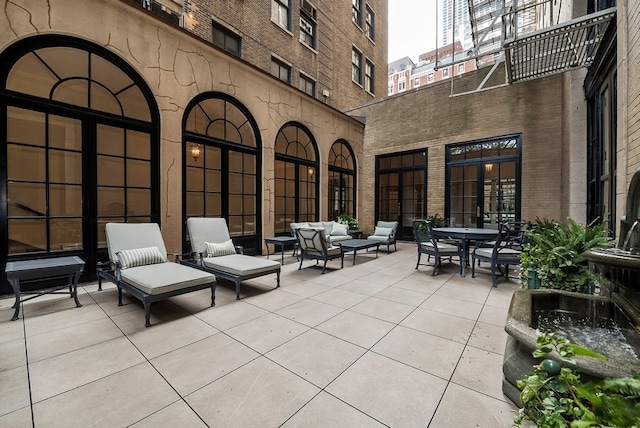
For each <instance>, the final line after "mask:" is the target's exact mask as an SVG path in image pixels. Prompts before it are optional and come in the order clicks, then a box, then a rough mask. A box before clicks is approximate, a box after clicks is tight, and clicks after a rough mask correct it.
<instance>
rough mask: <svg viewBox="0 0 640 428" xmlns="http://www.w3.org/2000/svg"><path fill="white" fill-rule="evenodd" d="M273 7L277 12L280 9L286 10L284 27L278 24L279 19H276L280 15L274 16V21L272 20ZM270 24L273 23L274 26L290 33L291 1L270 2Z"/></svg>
mask: <svg viewBox="0 0 640 428" xmlns="http://www.w3.org/2000/svg"><path fill="white" fill-rule="evenodd" d="M274 7H278V11H280V8H282V9H285V10H286V14H285V16H286V19H287V22H286V25H282V23H281V22H280V20H279V19H277V18H278V17H279V16H280V15H279V14H278V15H277V16H276V19H275V20H274V19H273V16H274V13H273V8H274ZM271 22H273V23H274V24H276V25H278V26H280V27H282V28H284V29H286V30H288V31H291V0H271Z"/></svg>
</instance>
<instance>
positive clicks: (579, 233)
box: [520, 218, 613, 293]
mask: <svg viewBox="0 0 640 428" xmlns="http://www.w3.org/2000/svg"><path fill="white" fill-rule="evenodd" d="M525 235H526V237H527V240H528V244H527V245H526V246H525V248H524V251H523V252H522V255H521V257H520V278H521V282H522V284H523V286H524V287H528V288H550V289H556V290H565V291H574V292H580V293H592V292H593V290H592V288H593V287H592V286H591V283H590V281H589V279H590V272H589V265H588V262H587V259H586V258H585V257H584V252H585V251H587V250H588V249H590V248H594V247H610V246H612V245H613V240H612V239H611V238H609V237H608V236H607V229H606V227H605V224H604V223H601V222H597V221H594V222H591V223H590V224H588V225H586V226H585V225H582V224H579V223H577V222H576V221H575V220H573V219H571V218H569V219H567V223H561V222H558V221H552V220H546V219H543V220H541V219H536V221H535V222H534V223H533V224H532V226H531V228H530V229H528V230H527V231H526V232H525Z"/></svg>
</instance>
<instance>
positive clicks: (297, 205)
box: [275, 123, 319, 235]
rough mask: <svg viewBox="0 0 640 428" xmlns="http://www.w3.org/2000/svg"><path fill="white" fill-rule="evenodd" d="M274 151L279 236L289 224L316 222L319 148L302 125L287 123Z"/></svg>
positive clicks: (286, 231) (276, 231)
mask: <svg viewBox="0 0 640 428" xmlns="http://www.w3.org/2000/svg"><path fill="white" fill-rule="evenodd" d="M275 152H276V153H275V185H276V195H275V202H276V206H275V233H276V235H278V234H279V235H282V234H289V233H290V232H289V225H290V223H292V222H304V221H316V220H319V219H318V211H319V201H318V197H317V195H318V193H319V184H318V183H319V181H318V166H319V163H318V148H317V146H316V143H315V141H314V139H313V136H312V135H311V132H309V130H308V129H307V128H306V127H305V126H304V125H301V124H299V123H288V124H286V125H284V126H283V127H282V128H281V129H280V131H279V132H278V135H277V136H276V147H275Z"/></svg>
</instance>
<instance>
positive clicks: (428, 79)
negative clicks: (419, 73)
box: [427, 73, 433, 83]
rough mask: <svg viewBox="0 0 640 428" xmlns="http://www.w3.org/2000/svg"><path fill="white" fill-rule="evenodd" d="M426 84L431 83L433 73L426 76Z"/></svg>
mask: <svg viewBox="0 0 640 428" xmlns="http://www.w3.org/2000/svg"><path fill="white" fill-rule="evenodd" d="M427 83H433V73H431V74H429V75H427Z"/></svg>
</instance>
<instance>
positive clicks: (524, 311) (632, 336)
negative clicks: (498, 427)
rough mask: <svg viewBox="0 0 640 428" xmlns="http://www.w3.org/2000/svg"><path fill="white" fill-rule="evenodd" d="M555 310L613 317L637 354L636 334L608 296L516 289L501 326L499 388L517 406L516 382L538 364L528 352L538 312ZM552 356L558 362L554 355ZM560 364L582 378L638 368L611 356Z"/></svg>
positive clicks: (638, 337) (533, 342)
mask: <svg viewBox="0 0 640 428" xmlns="http://www.w3.org/2000/svg"><path fill="white" fill-rule="evenodd" d="M557 310H560V311H566V312H571V313H580V314H590V316H592V317H593V318H594V319H603V318H606V319H612V320H614V321H615V323H616V324H617V325H619V326H620V328H621V330H622V331H624V334H625V336H626V338H627V342H628V343H629V345H630V346H631V347H632V348H634V349H635V350H636V353H637V354H640V334H638V331H637V330H636V329H635V325H634V323H633V322H632V321H631V319H630V318H629V316H627V315H626V314H625V313H624V312H623V311H622V310H621V309H620V307H619V306H618V305H617V304H616V303H615V302H614V301H613V300H612V299H610V298H608V297H604V296H596V295H588V294H580V293H572V292H568V291H560V290H518V291H516V292H515V293H514V295H513V298H512V300H511V305H510V307H509V313H508V317H507V323H506V325H505V331H506V332H507V333H508V335H509V336H508V338H507V344H506V347H505V353H504V359H503V364H502V371H503V374H504V379H503V383H502V391H503V392H504V394H505V395H506V396H507V397H509V398H510V399H511V400H512V401H513V402H514V403H516V404H518V405H519V404H520V398H519V396H520V390H519V389H518V388H517V386H516V383H517V381H518V380H519V379H523V378H524V377H525V375H526V374H527V373H530V372H532V371H533V366H534V365H536V364H538V363H539V361H537V360H536V359H534V358H533V356H532V354H531V353H532V352H533V351H534V350H535V349H536V348H537V347H538V345H537V343H536V339H537V337H538V325H537V323H538V315H539V314H540V313H541V312H544V311H557ZM551 357H552V358H554V354H551ZM554 359H556V360H558V361H559V357H558V356H557V355H555V358H554ZM562 364H563V365H564V366H567V367H572V368H574V369H577V370H579V371H580V372H581V373H582V374H583V375H582V377H583V379H585V380H594V381H595V380H599V379H603V378H607V377H625V376H630V375H632V373H634V372H638V371H639V370H640V365H639V364H638V363H637V361H635V362H629V361H621V360H618V359H615V358H608V359H606V360H599V359H596V358H591V357H582V356H577V357H575V364H573V365H571V364H566V363H564V362H563V363H562Z"/></svg>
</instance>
